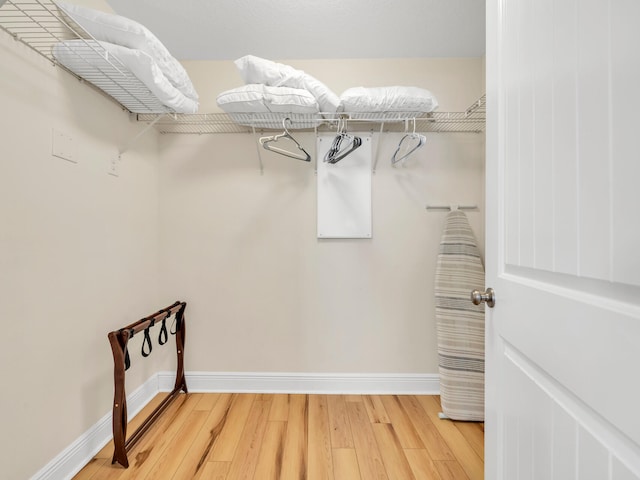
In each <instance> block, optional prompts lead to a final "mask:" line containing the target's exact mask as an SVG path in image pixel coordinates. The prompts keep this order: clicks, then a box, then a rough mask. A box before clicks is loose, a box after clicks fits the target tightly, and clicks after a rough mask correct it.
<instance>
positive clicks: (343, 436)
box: [327, 395, 354, 449]
mask: <svg viewBox="0 0 640 480" xmlns="http://www.w3.org/2000/svg"><path fill="white" fill-rule="evenodd" d="M327 403H328V405H329V426H330V429H331V447H332V448H334V449H336V448H351V449H352V448H354V445H353V436H352V435H351V424H350V423H349V414H348V413H347V402H346V401H345V399H344V397H343V396H342V395H328V396H327Z"/></svg>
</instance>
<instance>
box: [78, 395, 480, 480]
mask: <svg viewBox="0 0 640 480" xmlns="http://www.w3.org/2000/svg"><path fill="white" fill-rule="evenodd" d="M161 400H162V396H161V395H159V396H158V397H156V398H155V399H154V400H153V401H152V402H150V404H149V405H147V407H145V409H144V410H143V411H142V412H141V413H140V414H139V415H138V416H137V417H136V418H135V419H133V420H132V421H131V422H130V424H129V432H132V431H133V430H134V429H135V428H136V427H137V425H138V424H139V422H140V419H142V420H144V418H146V416H147V415H148V414H149V412H151V411H152V409H153V408H155V406H156V405H157V404H158V403H159V402H160V401H161ZM439 411H440V403H439V398H438V397H434V396H416V395H397V396H396V395H264V394H211V393H210V394H198V393H195V394H189V395H180V396H179V397H178V399H176V400H175V401H174V402H173V403H172V405H171V406H170V407H169V409H168V410H167V411H166V412H165V413H164V414H163V415H162V417H160V419H159V420H158V422H157V423H156V425H154V427H153V429H152V430H150V431H149V432H148V433H147V434H146V435H145V436H144V437H143V438H142V440H140V442H138V444H137V445H136V446H135V447H134V449H133V450H132V451H131V452H129V455H128V457H129V462H130V466H129V468H128V469H124V468H123V467H121V466H119V465H117V464H116V465H112V464H111V457H112V455H113V446H112V445H111V444H109V445H107V446H106V447H105V448H104V449H103V450H102V451H101V452H100V453H98V455H96V457H95V458H94V459H93V460H92V461H91V462H90V463H89V464H88V465H87V466H86V467H85V468H84V469H83V470H82V471H81V472H80V473H78V475H77V476H76V477H74V478H75V479H77V480H86V479H91V480H102V479H135V480H142V479H148V480H163V479H188V480H192V479H207V480H230V479H237V478H242V479H256V480H269V479H282V480H285V479H294V480H301V479H305V480H314V479H335V480H342V479H346V480H357V479H363V480H374V479H415V480H431V479H434V480H480V479H482V478H483V469H484V461H483V458H484V449H483V444H484V433H483V425H482V424H479V423H465V422H452V421H449V420H440V419H438V412H439Z"/></svg>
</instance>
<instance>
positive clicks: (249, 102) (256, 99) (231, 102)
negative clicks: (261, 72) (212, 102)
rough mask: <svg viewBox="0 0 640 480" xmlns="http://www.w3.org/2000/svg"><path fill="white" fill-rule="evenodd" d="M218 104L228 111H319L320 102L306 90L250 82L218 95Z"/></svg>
mask: <svg viewBox="0 0 640 480" xmlns="http://www.w3.org/2000/svg"><path fill="white" fill-rule="evenodd" d="M216 101H217V102H218V106H219V107H220V108H221V109H222V110H224V111H225V112H227V113H317V112H318V102H317V101H316V99H315V98H314V96H313V95H311V93H309V92H308V91H306V90H301V89H298V88H289V87H270V86H268V85H262V84H250V85H244V86H242V87H238V88H233V89H231V90H227V91H225V92H222V93H221V94H220V95H218V98H217V99H216Z"/></svg>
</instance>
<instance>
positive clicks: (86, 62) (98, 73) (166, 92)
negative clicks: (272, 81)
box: [53, 40, 198, 113]
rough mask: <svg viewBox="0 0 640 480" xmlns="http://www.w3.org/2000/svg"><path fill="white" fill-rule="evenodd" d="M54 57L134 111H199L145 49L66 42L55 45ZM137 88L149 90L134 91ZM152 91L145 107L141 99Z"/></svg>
mask: <svg viewBox="0 0 640 480" xmlns="http://www.w3.org/2000/svg"><path fill="white" fill-rule="evenodd" d="M53 56H54V57H55V58H56V59H57V60H58V61H59V62H60V63H61V64H62V65H64V66H65V67H67V68H68V69H69V70H71V71H72V72H74V73H75V74H76V75H78V76H80V77H82V78H84V79H86V80H87V81H89V82H91V83H93V84H95V85H96V86H98V87H99V88H101V89H103V90H105V91H106V92H107V93H109V94H110V95H111V96H113V97H114V98H116V100H118V101H119V102H120V103H121V104H122V105H124V106H125V107H126V108H128V109H129V110H130V111H132V112H135V113H140V112H144V113H148V112H154V111H155V112H158V113H160V112H165V111H166V110H167V108H168V109H170V110H173V111H174V112H177V113H195V112H197V110H198V102H197V101H196V100H194V99H192V98H189V97H188V96H186V95H185V94H184V93H182V92H181V91H180V90H179V89H177V88H176V87H175V86H174V85H173V84H172V82H170V81H169V79H168V78H167V77H166V76H165V74H164V72H163V71H162V69H161V68H160V66H159V65H158V62H157V61H156V60H155V59H154V58H153V57H152V56H151V55H149V54H148V53H146V52H144V51H142V50H137V49H133V48H127V47H123V46H121V45H115V44H112V43H109V42H102V41H94V40H67V41H64V42H60V43H58V44H56V45H55V46H54V48H53ZM136 80H137V81H136ZM136 89H143V90H144V89H146V90H147V91H137V92H136V91H132V90H136ZM149 92H150V93H151V94H152V96H153V97H152V98H151V100H150V102H151V105H149V104H148V103H145V104H144V105H143V104H142V103H141V101H140V100H139V98H141V97H144V96H147V97H148V93H149ZM154 100H155V101H157V102H154ZM165 107H167V108H165Z"/></svg>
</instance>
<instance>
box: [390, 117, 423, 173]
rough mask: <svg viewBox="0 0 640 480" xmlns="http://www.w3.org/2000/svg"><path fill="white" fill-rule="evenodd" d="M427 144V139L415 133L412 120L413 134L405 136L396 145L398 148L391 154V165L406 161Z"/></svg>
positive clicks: (414, 124)
mask: <svg viewBox="0 0 640 480" xmlns="http://www.w3.org/2000/svg"><path fill="white" fill-rule="evenodd" d="M425 143H427V137H426V136H424V135H423V134H421V133H416V119H415V117H414V119H413V132H411V133H407V134H405V136H404V137H402V138H401V139H400V142H399V143H398V148H396V151H395V152H393V156H392V157H391V165H395V164H396V163H398V162H401V161H402V160H404V159H406V158H407V157H408V156H409V155H411V154H412V153H413V152H415V151H416V150H417V149H419V148H420V147H422V146H424V144H425Z"/></svg>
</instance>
